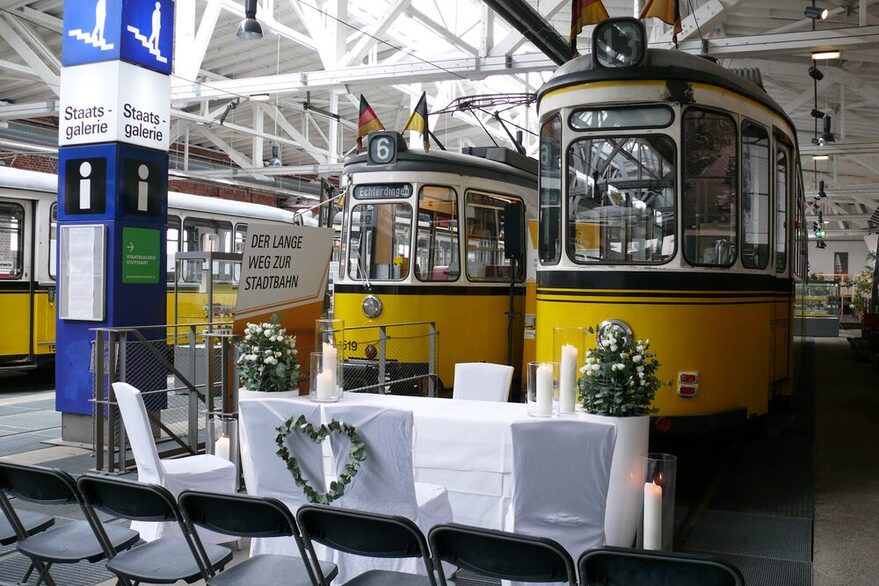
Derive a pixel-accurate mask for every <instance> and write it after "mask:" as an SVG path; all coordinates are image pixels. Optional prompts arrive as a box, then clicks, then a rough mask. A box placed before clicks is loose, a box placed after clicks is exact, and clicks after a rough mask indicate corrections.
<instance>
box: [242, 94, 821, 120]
mask: <svg viewBox="0 0 879 586" xmlns="http://www.w3.org/2000/svg"><path fill="white" fill-rule="evenodd" d="M251 99H252V98H251ZM811 114H812V118H824V112H822V111H821V110H818V109H817V108H812V112H811Z"/></svg>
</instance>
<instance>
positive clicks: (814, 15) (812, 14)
mask: <svg viewBox="0 0 879 586" xmlns="http://www.w3.org/2000/svg"><path fill="white" fill-rule="evenodd" d="M806 16H807V17H809V18H811V19H813V20H827V17H828V16H830V11H829V10H827V9H826V8H821V7H820V6H806Z"/></svg>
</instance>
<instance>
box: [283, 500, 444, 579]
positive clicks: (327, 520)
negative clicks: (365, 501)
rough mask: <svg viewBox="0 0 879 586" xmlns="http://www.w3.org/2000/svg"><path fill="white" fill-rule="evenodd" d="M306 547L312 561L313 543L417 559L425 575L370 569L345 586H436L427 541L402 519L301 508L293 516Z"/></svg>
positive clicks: (386, 556) (368, 553) (346, 510)
mask: <svg viewBox="0 0 879 586" xmlns="http://www.w3.org/2000/svg"><path fill="white" fill-rule="evenodd" d="M296 520H297V521H298V522H299V527H300V529H301V530H302V536H303V538H304V539H305V546H306V547H307V548H308V553H309V555H311V556H312V558H313V559H316V558H317V556H316V555H315V552H314V545H313V543H312V542H313V541H316V542H317V543H320V544H322V545H325V546H327V547H331V548H333V549H336V550H339V551H342V552H345V553H351V554H355V555H361V556H369V557H376V558H414V557H420V558H421V559H422V561H423V562H424V567H425V569H426V570H427V575H426V576H421V575H418V574H408V573H404V572H394V571H391V570H369V571H367V572H364V573H363V574H360V575H358V576H355V577H354V578H352V579H351V580H348V581H347V582H345V586H427V585H430V586H436V578H435V577H434V573H433V568H432V565H433V564H432V563H431V559H430V552H429V550H428V548H427V540H426V539H424V535H423V534H422V533H421V530H420V529H419V528H418V525H416V524H415V523H413V522H412V521H410V520H409V519H407V518H405V517H396V516H391V515H378V514H375V513H367V512H364V511H355V510H352V509H340V508H336V507H327V506H321V505H303V506H302V507H300V508H299V511H298V512H297V513H296ZM330 580H331V577H327V576H326V575H324V574H323V573H320V575H318V584H320V586H327V584H328V583H329V581H330Z"/></svg>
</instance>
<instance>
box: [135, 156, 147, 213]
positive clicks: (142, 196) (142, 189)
mask: <svg viewBox="0 0 879 586" xmlns="http://www.w3.org/2000/svg"><path fill="white" fill-rule="evenodd" d="M137 176H138V177H140V181H138V182H137V211H139V212H145V211H147V201H148V200H149V194H150V184H149V183H148V182H147V179H148V178H149V176H150V168H149V167H147V166H146V165H141V166H140V167H138V168H137Z"/></svg>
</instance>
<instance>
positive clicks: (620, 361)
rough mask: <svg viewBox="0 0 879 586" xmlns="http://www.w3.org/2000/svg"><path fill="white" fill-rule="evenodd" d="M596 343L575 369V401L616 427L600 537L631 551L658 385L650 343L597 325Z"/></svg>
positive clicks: (611, 325)
mask: <svg viewBox="0 0 879 586" xmlns="http://www.w3.org/2000/svg"><path fill="white" fill-rule="evenodd" d="M595 331H596V330H594V329H593V328H590V333H591V332H595ZM596 342H597V343H596V345H595V347H594V348H592V349H591V350H588V351H587V352H586V362H585V364H584V365H583V367H582V368H581V369H580V373H581V377H580V380H579V381H578V388H579V399H580V402H581V404H582V405H583V409H584V411H585V412H586V413H587V416H586V417H591V418H595V419H598V420H601V421H605V422H609V423H613V424H614V425H616V428H617V438H616V444H615V445H614V455H613V463H612V465H611V471H610V485H609V487H608V497H607V512H606V513H605V523H604V524H605V538H606V540H607V544H608V545H617V546H622V547H631V546H632V543H633V542H634V540H635V534H636V531H637V529H638V521H639V519H640V518H641V506H642V504H643V496H642V491H643V489H644V469H643V468H644V461H645V458H646V456H647V447H648V441H649V432H650V413H652V412H654V409H653V407H652V404H653V398H654V396H655V395H656V391H657V390H658V389H659V388H660V387H661V386H662V385H663V383H662V382H660V380H659V379H658V378H657V377H656V371H657V370H658V369H659V362H658V361H657V360H656V357H655V355H654V354H653V353H652V352H650V340H633V339H632V335H631V330H629V329H628V327H624V326H623V325H621V324H617V323H614V322H611V323H606V324H603V327H602V326H599V328H598V330H597V332H596Z"/></svg>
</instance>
